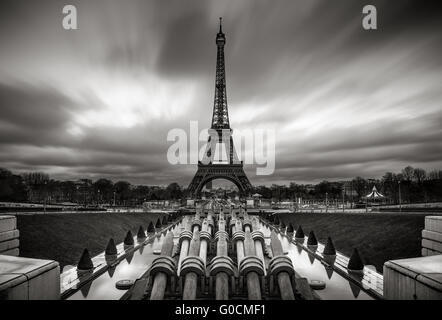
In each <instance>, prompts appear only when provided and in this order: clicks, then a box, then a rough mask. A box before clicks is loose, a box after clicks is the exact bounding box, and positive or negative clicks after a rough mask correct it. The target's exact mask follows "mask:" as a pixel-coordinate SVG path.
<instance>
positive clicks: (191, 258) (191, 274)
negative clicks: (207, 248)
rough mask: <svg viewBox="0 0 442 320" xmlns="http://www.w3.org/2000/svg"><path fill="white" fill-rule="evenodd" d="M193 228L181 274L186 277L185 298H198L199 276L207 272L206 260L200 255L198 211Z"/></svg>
mask: <svg viewBox="0 0 442 320" xmlns="http://www.w3.org/2000/svg"><path fill="white" fill-rule="evenodd" d="M192 229H193V236H192V240H191V241H190V249H189V255H188V256H187V257H186V258H184V259H183V261H182V265H181V271H180V276H183V277H184V289H183V300H195V299H196V294H197V289H198V277H199V276H204V273H205V265H204V261H203V260H202V259H201V258H200V257H199V253H200V229H201V221H200V219H199V214H198V213H197V214H196V215H195V219H194V220H193V222H192Z"/></svg>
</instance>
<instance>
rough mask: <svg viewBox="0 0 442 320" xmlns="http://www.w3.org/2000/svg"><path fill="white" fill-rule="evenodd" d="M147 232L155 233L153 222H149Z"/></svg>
mask: <svg viewBox="0 0 442 320" xmlns="http://www.w3.org/2000/svg"><path fill="white" fill-rule="evenodd" d="M147 232H149V233H150V232H155V227H154V226H153V223H152V221H151V222H149V226H148V227H147Z"/></svg>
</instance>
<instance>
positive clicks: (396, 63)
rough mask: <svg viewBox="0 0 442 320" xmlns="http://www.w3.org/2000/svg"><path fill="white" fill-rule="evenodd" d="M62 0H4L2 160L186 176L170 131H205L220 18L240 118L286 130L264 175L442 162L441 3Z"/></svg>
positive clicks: (138, 178)
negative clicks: (370, 11) (172, 156)
mask: <svg viewBox="0 0 442 320" xmlns="http://www.w3.org/2000/svg"><path fill="white" fill-rule="evenodd" d="M71 3H72V4H74V5H76V6H77V9H78V13H79V19H78V21H79V28H80V29H79V30H77V31H65V30H63V29H62V27H61V19H62V14H61V12H62V11H61V10H62V6H63V3H61V2H59V1H55V0H53V1H49V0H43V1H39V2H38V3H37V2H35V1H32V2H30V1H24V0H18V1H17V0H15V1H8V0H7V1H2V2H1V4H0V42H1V43H2V47H1V49H0V52H1V59H0V167H7V168H9V169H11V170H15V171H18V172H24V171H30V170H43V171H46V172H48V173H50V174H52V175H53V176H54V177H56V178H61V179H75V178H80V177H99V176H105V177H109V178H112V179H128V180H130V181H132V182H134V183H146V184H167V183H170V182H172V181H178V182H180V183H182V184H183V185H187V183H189V182H190V179H191V177H192V175H193V173H194V172H195V169H196V168H195V167H194V166H191V165H189V166H171V165H169V164H168V163H167V159H166V154H167V148H168V146H169V145H168V142H167V140H166V137H167V132H168V131H169V130H170V129H172V128H183V129H185V130H188V128H189V121H191V120H197V121H199V124H200V125H199V127H200V129H203V128H205V127H207V126H209V123H210V120H211V116H212V107H213V94H214V76H215V61H216V46H215V34H216V32H217V23H218V17H219V16H223V18H224V31H225V32H226V34H227V45H226V71H227V94H228V102H229V113H230V117H231V119H230V120H231V125H232V127H233V129H234V130H235V129H237V130H244V129H248V128H268V127H274V128H276V133H277V145H276V171H275V173H274V175H272V176H267V177H259V176H256V175H255V170H254V168H252V167H247V172H248V174H249V175H250V178H251V180H252V182H253V183H265V184H271V183H287V182H289V181H298V182H309V181H318V180H322V179H345V178H349V177H352V176H355V175H362V176H366V177H376V176H379V175H381V174H382V173H383V172H385V171H398V170H400V169H401V168H402V167H404V166H405V165H408V164H411V165H413V166H421V167H424V168H427V169H431V168H441V167H442V159H441V157H440V154H442V143H441V142H440V141H442V102H441V101H442V58H441V57H440V51H441V49H442V32H441V30H442V28H441V27H442V19H441V13H442V12H441V11H440V8H439V5H438V3H437V1H428V2H425V4H423V3H420V2H418V1H406V0H400V1H394V2H392V1H372V2H371V3H372V4H374V5H376V6H377V8H378V13H379V17H378V22H379V30H377V31H372V32H367V31H364V30H363V29H362V28H361V24H360V21H361V11H362V7H363V5H365V4H366V3H365V2H364V1H359V0H358V1H354V0H345V1H344V0H342V1H337V2H336V1H326V0H314V1H312V0H298V1H293V0H276V1H271V2H270V1H261V0H243V1H236V0H223V1H215V0H212V1H202V0H186V1H182V0H181V1H177V0H173V1H161V0H149V1H141V0H129V1H124V2H122V1H116V0H113V1H108V0H106V1H105V0H101V1H85V0H77V1H71Z"/></svg>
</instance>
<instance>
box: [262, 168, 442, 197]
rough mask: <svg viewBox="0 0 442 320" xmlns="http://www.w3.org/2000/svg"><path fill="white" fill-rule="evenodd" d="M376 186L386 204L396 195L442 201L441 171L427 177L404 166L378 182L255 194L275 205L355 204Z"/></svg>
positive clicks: (275, 189)
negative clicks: (292, 202)
mask: <svg viewBox="0 0 442 320" xmlns="http://www.w3.org/2000/svg"><path fill="white" fill-rule="evenodd" d="M373 186H376V188H377V190H378V191H380V192H381V193H382V194H384V195H385V196H386V197H387V199H386V201H387V202H388V203H398V202H399V194H400V197H401V201H402V202H403V203H419V202H435V201H442V170H433V171H431V172H429V173H427V172H426V171H425V170H424V169H422V168H413V167H411V166H407V167H405V168H404V169H402V170H401V172H399V173H393V172H386V173H385V174H384V175H383V176H382V178H381V179H364V178H362V177H356V178H354V179H352V180H350V181H338V182H330V181H326V180H324V181H322V182H320V183H318V184H315V185H312V184H296V183H294V182H292V183H290V185H289V186H285V185H272V186H271V187H267V186H258V187H256V188H255V190H254V192H256V193H259V194H261V195H262V196H263V198H266V199H270V198H271V199H273V200H276V201H283V200H287V199H290V200H294V199H298V198H302V199H305V200H325V198H326V197H328V199H330V200H332V199H336V200H341V201H342V198H343V197H344V199H345V201H352V202H358V201H363V199H364V197H365V196H366V195H367V194H368V193H369V192H370V191H371V190H372V188H373Z"/></svg>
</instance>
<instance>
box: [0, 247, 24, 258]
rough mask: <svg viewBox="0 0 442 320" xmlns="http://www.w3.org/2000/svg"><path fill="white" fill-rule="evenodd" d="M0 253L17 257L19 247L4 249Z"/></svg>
mask: <svg viewBox="0 0 442 320" xmlns="http://www.w3.org/2000/svg"><path fill="white" fill-rule="evenodd" d="M0 255H3V256H13V257H18V256H19V255H20V249H19V248H14V249H10V250H6V251H3V252H0Z"/></svg>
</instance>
